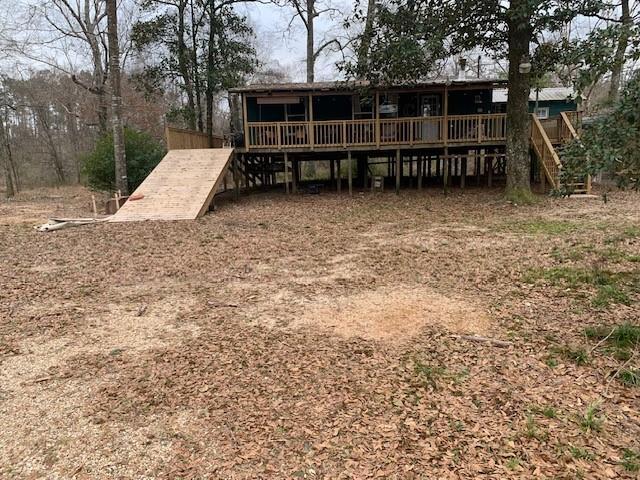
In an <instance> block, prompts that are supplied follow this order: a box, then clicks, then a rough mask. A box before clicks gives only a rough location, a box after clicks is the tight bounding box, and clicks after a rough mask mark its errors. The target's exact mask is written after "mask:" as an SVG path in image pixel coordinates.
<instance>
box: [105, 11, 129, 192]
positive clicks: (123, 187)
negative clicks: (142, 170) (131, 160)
mask: <svg viewBox="0 0 640 480" xmlns="http://www.w3.org/2000/svg"><path fill="white" fill-rule="evenodd" d="M106 2H107V5H106V7H107V9H106V13H107V23H108V28H107V39H108V45H109V68H110V70H111V73H110V75H109V77H110V80H111V82H110V83H111V121H112V124H113V150H114V155H115V164H116V189H118V190H119V191H120V192H121V193H122V194H123V195H128V193H129V185H128V182H127V158H126V153H125V145H124V128H123V126H122V92H121V88H120V47H119V45H118V7H117V2H116V0H106Z"/></svg>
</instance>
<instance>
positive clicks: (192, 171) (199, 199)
mask: <svg viewBox="0 0 640 480" xmlns="http://www.w3.org/2000/svg"><path fill="white" fill-rule="evenodd" d="M232 153H233V149H232V148H208V149H200V150H171V151H169V153H167V155H166V156H165V157H164V158H163V159H162V161H161V162H160V163H159V164H158V166H157V167H156V168H155V169H154V170H153V171H152V172H151V173H150V174H149V176H148V177H147V178H146V179H145V180H144V182H142V184H141V185H140V186H139V187H138V188H137V189H136V191H135V192H134V193H133V195H137V194H141V195H143V196H144V198H142V199H141V200H132V201H127V202H126V203H125V204H124V205H123V206H122V208H120V210H118V212H117V213H116V214H115V215H113V216H112V217H111V219H110V220H109V221H111V222H135V221H144V220H193V219H196V218H198V217H200V216H202V215H204V214H205V212H206V211H207V209H208V207H209V204H210V203H211V199H212V198H213V195H214V193H215V191H216V190H217V188H218V186H219V184H220V182H222V180H223V177H224V174H225V172H226V169H227V167H228V165H229V162H230V160H231V157H232Z"/></svg>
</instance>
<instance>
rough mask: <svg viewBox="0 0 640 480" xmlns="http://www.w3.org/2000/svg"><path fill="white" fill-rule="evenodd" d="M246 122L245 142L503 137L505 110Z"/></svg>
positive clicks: (344, 143)
mask: <svg viewBox="0 0 640 480" xmlns="http://www.w3.org/2000/svg"><path fill="white" fill-rule="evenodd" d="M247 127H248V130H249V131H248V142H247V148H274V147H275V148H278V149H281V148H298V147H300V148H301V147H307V148H314V147H336V148H340V147H342V148H347V147H366V146H374V145H376V146H380V145H382V146H388V145H448V144H452V145H455V144H472V143H489V142H502V141H504V140H505V138H506V115H505V114H484V115H450V116H447V117H444V116H440V117H407V118H393V119H378V120H376V119H371V120H331V121H313V122H251V123H248V124H247Z"/></svg>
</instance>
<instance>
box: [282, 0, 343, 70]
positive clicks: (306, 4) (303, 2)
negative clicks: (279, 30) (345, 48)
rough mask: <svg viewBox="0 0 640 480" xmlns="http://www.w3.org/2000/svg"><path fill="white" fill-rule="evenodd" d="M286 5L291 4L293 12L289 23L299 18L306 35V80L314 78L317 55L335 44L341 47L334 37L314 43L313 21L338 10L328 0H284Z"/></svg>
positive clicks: (338, 12)
mask: <svg viewBox="0 0 640 480" xmlns="http://www.w3.org/2000/svg"><path fill="white" fill-rule="evenodd" d="M285 4H286V5H291V6H292V7H293V8H294V10H295V14H294V16H293V17H292V19H291V22H289V25H291V23H292V22H293V20H295V19H296V18H299V19H300V20H301V21H302V23H303V25H304V28H305V31H306V37H307V42H306V43H307V56H306V59H307V82H313V81H314V80H315V64H316V60H317V59H318V57H319V56H320V55H321V54H322V52H323V51H324V50H326V49H327V48H329V47H331V46H332V45H335V46H336V47H337V48H339V49H341V48H342V46H341V45H340V41H339V40H338V39H337V38H335V37H330V38H325V39H324V40H323V41H322V42H321V43H320V45H318V46H317V47H316V45H315V21H316V19H317V18H318V17H319V16H320V15H322V14H325V13H326V14H329V15H337V14H340V11H339V10H338V9H337V8H336V7H334V6H333V5H332V4H331V3H329V0H327V1H326V2H325V3H320V2H319V1H318V0H286V2H285Z"/></svg>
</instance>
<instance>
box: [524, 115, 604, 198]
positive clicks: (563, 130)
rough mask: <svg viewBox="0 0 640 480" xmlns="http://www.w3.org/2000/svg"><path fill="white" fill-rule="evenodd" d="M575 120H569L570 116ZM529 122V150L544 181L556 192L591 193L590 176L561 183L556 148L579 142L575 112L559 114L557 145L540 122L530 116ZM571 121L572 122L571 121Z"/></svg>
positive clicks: (560, 164)
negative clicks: (574, 141) (536, 161)
mask: <svg viewBox="0 0 640 480" xmlns="http://www.w3.org/2000/svg"><path fill="white" fill-rule="evenodd" d="M572 114H574V115H573V116H574V117H575V118H573V119H572V118H570V116H571V115H572ZM531 116H532V122H531V150H532V151H533V153H534V155H535V157H536V159H537V160H538V163H539V165H540V168H541V174H542V175H543V177H544V179H546V180H547V181H548V182H549V184H550V185H551V188H552V189H554V190H557V191H566V192H570V193H572V194H576V193H586V194H588V193H591V176H590V175H587V176H586V177H585V178H582V177H580V178H571V179H569V181H568V182H567V181H566V180H567V179H564V181H561V175H560V173H561V170H562V161H561V158H560V155H559V154H558V151H557V147H561V146H562V145H564V144H565V143H566V142H569V141H573V140H579V139H580V137H579V135H578V133H577V131H576V129H575V127H574V122H575V123H577V112H569V113H568V112H561V113H560V118H559V119H558V143H556V145H554V144H553V143H552V141H551V139H550V138H549V136H548V135H547V132H546V131H545V129H544V127H543V126H542V124H541V123H540V120H539V119H538V117H537V116H536V115H535V114H532V115H531ZM572 120H573V121H572Z"/></svg>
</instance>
